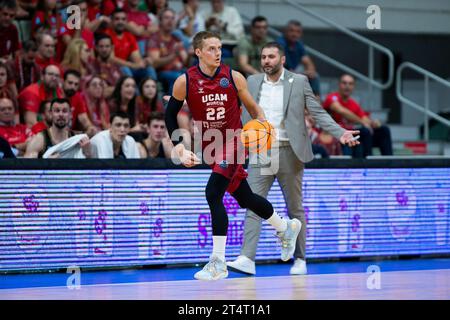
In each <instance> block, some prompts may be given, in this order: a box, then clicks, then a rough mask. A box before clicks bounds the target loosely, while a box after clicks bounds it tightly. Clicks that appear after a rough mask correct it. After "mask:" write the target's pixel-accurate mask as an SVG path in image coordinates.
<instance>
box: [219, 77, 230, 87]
mask: <svg viewBox="0 0 450 320" xmlns="http://www.w3.org/2000/svg"><path fill="white" fill-rule="evenodd" d="M219 84H220V86H221V87H222V88H228V86H229V85H230V81H228V79H227V78H222V79H220V82H219Z"/></svg>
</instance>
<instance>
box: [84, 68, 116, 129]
mask: <svg viewBox="0 0 450 320" xmlns="http://www.w3.org/2000/svg"><path fill="white" fill-rule="evenodd" d="M104 93H105V81H103V79H102V78H100V77H99V76H90V77H88V78H87V80H86V84H85V88H84V90H83V92H82V93H81V94H82V96H83V98H84V100H85V101H86V107H87V114H88V117H89V119H90V120H91V122H92V124H93V125H94V126H95V127H96V128H97V129H98V130H99V131H102V130H106V129H109V126H110V123H109V116H110V114H109V106H108V103H107V102H106V99H105V95H104Z"/></svg>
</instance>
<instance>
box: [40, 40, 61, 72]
mask: <svg viewBox="0 0 450 320" xmlns="http://www.w3.org/2000/svg"><path fill="white" fill-rule="evenodd" d="M36 44H37V46H38V51H37V55H36V60H35V62H36V64H37V65H38V66H39V68H40V71H41V73H42V70H43V69H44V68H45V67H47V66H48V65H50V64H52V65H56V66H58V68H59V63H58V62H56V59H55V52H56V51H55V48H56V40H55V38H53V37H52V36H51V35H50V34H49V33H45V32H43V33H39V34H38V35H37V36H36Z"/></svg>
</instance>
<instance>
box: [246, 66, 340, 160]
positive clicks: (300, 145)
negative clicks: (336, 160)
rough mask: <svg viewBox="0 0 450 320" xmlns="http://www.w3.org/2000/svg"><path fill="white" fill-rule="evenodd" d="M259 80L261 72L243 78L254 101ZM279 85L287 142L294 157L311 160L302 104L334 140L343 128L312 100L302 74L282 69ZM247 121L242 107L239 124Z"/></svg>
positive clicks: (257, 96) (257, 98) (305, 79)
mask: <svg viewBox="0 0 450 320" xmlns="http://www.w3.org/2000/svg"><path fill="white" fill-rule="evenodd" d="M263 80H264V73H259V74H255V75H252V76H250V77H248V79H247V81H248V89H249V91H250V94H251V95H252V96H253V98H254V99H255V100H256V102H258V103H259V98H260V91H261V86H262V83H263ZM283 87H284V95H283V110H284V124H285V127H286V132H287V135H288V137H289V142H290V144H291V147H292V149H293V151H294V153H295V155H296V156H297V158H298V159H299V160H300V161H302V162H304V163H305V162H309V161H311V160H312V159H314V155H313V153H312V147H311V139H310V138H309V136H308V131H307V129H306V124H305V113H304V110H305V106H306V108H308V111H309V114H310V115H311V116H312V118H313V119H314V120H315V121H316V122H317V123H318V124H319V126H320V127H321V128H322V129H324V130H326V131H327V132H329V133H330V134H331V135H333V136H334V137H336V138H337V139H339V138H340V137H341V136H342V135H343V134H344V131H345V130H344V129H343V128H341V127H340V126H339V125H338V124H337V123H336V122H335V121H334V120H333V118H331V117H330V115H329V114H328V113H327V112H326V111H325V110H324V109H323V108H322V106H321V105H320V104H319V102H318V101H317V100H316V98H315V96H314V94H313V92H312V90H311V86H310V85H309V81H308V79H307V78H306V76H304V75H301V74H296V73H292V72H290V71H288V70H286V69H285V70H284V80H283ZM249 120H251V116H250V114H249V113H248V112H247V110H246V109H245V108H244V111H243V112H242V123H243V124H245V123H247V122H248V121H249Z"/></svg>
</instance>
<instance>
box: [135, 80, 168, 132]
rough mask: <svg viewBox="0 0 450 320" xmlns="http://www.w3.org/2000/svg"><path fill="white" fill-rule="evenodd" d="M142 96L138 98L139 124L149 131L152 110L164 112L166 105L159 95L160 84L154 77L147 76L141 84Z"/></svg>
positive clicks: (142, 128)
mask: <svg viewBox="0 0 450 320" xmlns="http://www.w3.org/2000/svg"><path fill="white" fill-rule="evenodd" d="M139 92H140V93H141V95H140V96H138V97H137V98H136V107H137V116H138V125H139V126H140V127H141V130H142V131H144V132H145V131H147V124H148V122H149V120H150V115H151V113H152V112H162V113H164V106H163V104H162V101H161V100H160V99H159V95H158V84H157V83H156V81H155V80H154V79H152V78H146V79H144V80H142V81H141V83H140V84H139Z"/></svg>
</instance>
